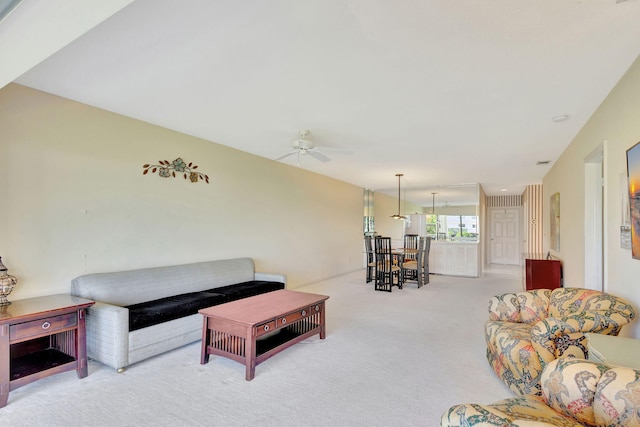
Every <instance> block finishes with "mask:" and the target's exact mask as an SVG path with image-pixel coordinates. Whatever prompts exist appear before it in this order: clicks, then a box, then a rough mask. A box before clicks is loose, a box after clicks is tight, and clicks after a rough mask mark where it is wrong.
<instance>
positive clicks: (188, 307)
mask: <svg viewBox="0 0 640 427" xmlns="http://www.w3.org/2000/svg"><path fill="white" fill-rule="evenodd" d="M285 286H286V276H284V275H282V274H271V273H259V272H255V266H254V263H253V260H252V259H251V258H237V259H227V260H218V261H206V262H199V263H194V264H184V265H175V266H168V267H155V268H145V269H140V270H129V271H120V272H114V273H96V274H87V275H84V276H80V277H76V278H75V279H73V280H72V281H71V294H72V295H76V296H79V297H83V298H88V299H91V300H93V301H95V302H96V303H95V304H94V305H93V306H92V307H90V308H89V309H88V310H87V318H86V328H87V353H88V356H89V357H90V358H91V359H94V360H97V361H98V362H101V363H104V364H105V365H108V366H111V367H113V368H115V369H117V370H118V371H119V372H122V371H123V370H124V369H125V367H127V366H129V365H131V364H133V363H136V362H139V361H141V360H144V359H147V358H149V357H152V356H155V355H158V354H161V353H164V352H166V351H169V350H172V349H175V348H177V347H180V346H183V345H185V344H188V343H191V342H194V341H198V340H199V339H201V337H202V315H200V314H197V313H198V310H199V309H201V308H205V307H210V306H213V305H217V304H221V303H224V302H229V301H233V300H236V299H239V298H245V297H248V296H253V295H258V294H261V293H265V292H270V291H273V290H277V289H284V288H285Z"/></svg>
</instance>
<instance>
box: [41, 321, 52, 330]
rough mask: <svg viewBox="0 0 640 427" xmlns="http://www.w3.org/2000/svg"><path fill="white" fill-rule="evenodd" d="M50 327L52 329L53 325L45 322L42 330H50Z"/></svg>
mask: <svg viewBox="0 0 640 427" xmlns="http://www.w3.org/2000/svg"><path fill="white" fill-rule="evenodd" d="M50 327H51V323H49V322H44V323H43V324H42V329H49V328H50Z"/></svg>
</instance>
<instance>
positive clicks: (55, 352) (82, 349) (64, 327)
mask: <svg viewBox="0 0 640 427" xmlns="http://www.w3.org/2000/svg"><path fill="white" fill-rule="evenodd" d="M93 304H94V302H93V301H90V300H87V299H84V298H78V297H74V296H71V295H50V296H46V297H39V298H28V299H23V300H17V301H13V302H12V303H11V304H10V305H8V306H4V307H2V309H1V310H0V408H1V407H3V406H5V405H6V404H7V400H8V398H9V392H10V391H11V390H15V389H16V388H18V387H21V386H23V385H26V384H29V383H31V382H33V381H36V380H39V379H41V378H45V377H48V376H49V375H53V374H57V373H60V372H66V371H72V370H75V371H76V372H77V375H78V378H83V377H86V376H87V373H88V369H87V348H86V338H85V337H86V336H85V310H86V309H87V308H88V307H90V306H91V305H93Z"/></svg>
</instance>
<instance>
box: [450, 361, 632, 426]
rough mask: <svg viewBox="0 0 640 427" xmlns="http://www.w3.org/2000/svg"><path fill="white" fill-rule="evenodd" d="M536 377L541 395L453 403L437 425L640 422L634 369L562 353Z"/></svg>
mask: <svg viewBox="0 0 640 427" xmlns="http://www.w3.org/2000/svg"><path fill="white" fill-rule="evenodd" d="M540 380H541V383H542V396H532V395H528V396H517V397H512V398H509V399H505V400H501V401H499V402H496V403H492V404H490V405H478V404H462V405H456V406H453V407H451V408H449V410H447V411H446V412H445V413H444V414H443V415H442V418H441V420H440V426H441V427H463V426H465V427H466V426H485V427H486V426H520V427H524V426H559V427H580V426H639V425H640V371H637V370H634V369H631V368H622V367H608V366H607V365H602V364H598V363H596V362H592V361H587V360H581V359H576V358H573V357H565V358H562V359H556V360H554V361H552V362H550V363H549V364H547V365H546V367H545V368H544V370H543V371H542V376H541V378H540Z"/></svg>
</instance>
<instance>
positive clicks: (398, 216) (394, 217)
mask: <svg viewBox="0 0 640 427" xmlns="http://www.w3.org/2000/svg"><path fill="white" fill-rule="evenodd" d="M396 176H397V177H398V213H397V214H396V215H391V218H393V219H406V218H405V217H404V216H402V215H400V177H401V176H404V174H402V173H397V174H396Z"/></svg>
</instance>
